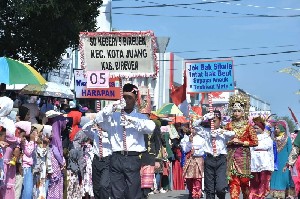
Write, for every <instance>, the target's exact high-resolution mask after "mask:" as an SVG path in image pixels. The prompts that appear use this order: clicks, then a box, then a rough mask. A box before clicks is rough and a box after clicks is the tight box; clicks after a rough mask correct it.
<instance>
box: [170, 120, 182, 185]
mask: <svg viewBox="0 0 300 199" xmlns="http://www.w3.org/2000/svg"><path fill="white" fill-rule="evenodd" d="M182 126H183V125H182V124H181V123H175V128H176V132H178V136H177V137H176V138H174V139H171V143H172V151H173V154H174V159H173V160H172V179H173V181H172V184H173V190H184V189H185V186H184V177H183V169H182V168H183V161H184V159H185V158H184V157H185V154H184V152H183V151H182V148H181V146H180V141H181V139H182V138H183V137H184V132H183V129H182Z"/></svg>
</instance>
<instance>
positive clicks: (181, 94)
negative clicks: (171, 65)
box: [171, 71, 189, 117]
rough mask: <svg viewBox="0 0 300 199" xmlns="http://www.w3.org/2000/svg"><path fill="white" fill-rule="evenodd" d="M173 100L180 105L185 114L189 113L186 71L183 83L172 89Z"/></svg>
mask: <svg viewBox="0 0 300 199" xmlns="http://www.w3.org/2000/svg"><path fill="white" fill-rule="evenodd" d="M171 99H172V102H173V103H174V104H175V105H176V106H178V108H179V109H180V110H181V112H182V113H183V115H184V116H186V117H188V115H189V105H188V102H187V100H186V73H185V71H184V80H183V85H181V86H179V87H177V88H172V89H171Z"/></svg>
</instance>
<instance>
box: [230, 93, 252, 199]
mask: <svg viewBox="0 0 300 199" xmlns="http://www.w3.org/2000/svg"><path fill="white" fill-rule="evenodd" d="M229 103H230V105H231V107H230V109H231V110H232V111H236V112H239V113H241V114H244V117H245V116H247V112H248V110H249V98H248V97H246V96H243V95H234V96H231V97H230V101H229ZM225 129H227V130H230V131H234V132H235V137H234V139H233V140H232V141H229V143H228V144H227V151H228V156H227V176H228V178H229V187H230V197H231V198H232V199H238V198H239V195H240V189H242V192H243V198H244V199H249V193H250V191H249V181H250V177H252V175H251V168H250V163H251V154H250V147H254V146H257V145H258V140H257V136H256V133H255V132H254V129H253V127H252V126H251V125H250V124H248V121H247V120H245V119H243V118H239V119H235V118H233V121H232V122H230V123H228V124H227V125H226V127H225ZM234 140H235V141H234Z"/></svg>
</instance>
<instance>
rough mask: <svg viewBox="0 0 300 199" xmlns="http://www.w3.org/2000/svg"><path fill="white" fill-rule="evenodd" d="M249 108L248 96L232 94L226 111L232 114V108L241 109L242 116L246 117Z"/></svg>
mask: <svg viewBox="0 0 300 199" xmlns="http://www.w3.org/2000/svg"><path fill="white" fill-rule="evenodd" d="M249 109H250V98H249V96H247V95H246V94H241V93H240V94H234V95H231V96H230V98H229V107H228V111H229V113H230V114H231V115H232V114H233V110H242V111H243V112H244V117H245V118H248V115H249Z"/></svg>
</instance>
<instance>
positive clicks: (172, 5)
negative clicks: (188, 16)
mask: <svg viewBox="0 0 300 199" xmlns="http://www.w3.org/2000/svg"><path fill="white" fill-rule="evenodd" d="M135 1H139V0H135ZM231 1H241V0H231ZM140 2H144V3H152V4H156V5H146V6H119V7H113V8H112V9H129V8H132V9H141V8H162V7H178V6H190V5H203V4H213V3H221V2H220V1H207V2H196V3H177V4H159V3H156V2H151V1H150V2H149V1H148V2H147V1H140ZM222 2H225V3H227V2H230V1H222Z"/></svg>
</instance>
